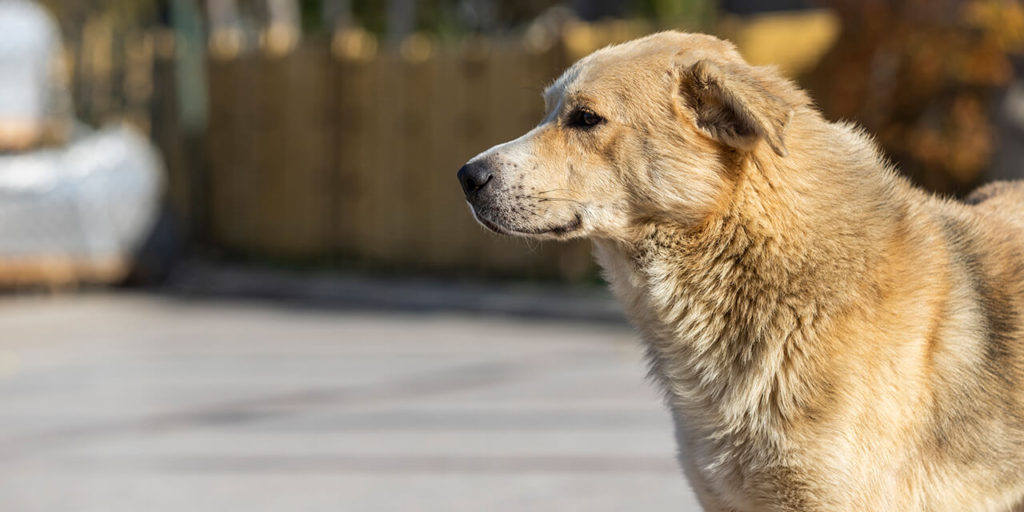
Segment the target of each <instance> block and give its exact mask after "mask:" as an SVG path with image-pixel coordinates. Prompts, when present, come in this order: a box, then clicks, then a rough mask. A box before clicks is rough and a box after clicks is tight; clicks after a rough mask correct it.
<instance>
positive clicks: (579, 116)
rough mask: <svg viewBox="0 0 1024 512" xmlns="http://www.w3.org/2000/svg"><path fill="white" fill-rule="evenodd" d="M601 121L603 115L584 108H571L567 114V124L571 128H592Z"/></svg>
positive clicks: (602, 120)
mask: <svg viewBox="0 0 1024 512" xmlns="http://www.w3.org/2000/svg"><path fill="white" fill-rule="evenodd" d="M603 122H604V118H603V117H601V116H599V115H597V114H595V113H594V112H592V111H590V110H587V109H585V108H580V109H576V110H573V111H572V113H571V114H569V126H572V127H573V128H593V127H594V126H597V125H599V124H601V123H603Z"/></svg>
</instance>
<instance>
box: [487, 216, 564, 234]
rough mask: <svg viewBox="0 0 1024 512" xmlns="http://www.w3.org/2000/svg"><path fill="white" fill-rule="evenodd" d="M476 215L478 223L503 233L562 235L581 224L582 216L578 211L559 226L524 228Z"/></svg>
mask: <svg viewBox="0 0 1024 512" xmlns="http://www.w3.org/2000/svg"><path fill="white" fill-rule="evenodd" d="M476 217H477V219H479V220H480V223H481V224H483V225H484V226H486V227H487V228H488V229H490V230H491V231H494V232H496V233H500V234H503V235H509V234H511V235H548V234H551V235H564V234H566V233H571V232H573V231H576V230H577V229H579V228H580V226H581V225H582V224H583V217H582V216H581V215H580V214H579V213H577V214H576V215H575V216H574V217H573V219H572V220H571V221H570V222H568V223H566V224H562V225H560V226H554V227H550V228H540V229H524V230H520V229H513V228H509V227H505V226H500V225H498V224H497V223H496V222H494V221H491V220H489V219H487V218H486V217H484V216H483V215H479V214H477V216H476Z"/></svg>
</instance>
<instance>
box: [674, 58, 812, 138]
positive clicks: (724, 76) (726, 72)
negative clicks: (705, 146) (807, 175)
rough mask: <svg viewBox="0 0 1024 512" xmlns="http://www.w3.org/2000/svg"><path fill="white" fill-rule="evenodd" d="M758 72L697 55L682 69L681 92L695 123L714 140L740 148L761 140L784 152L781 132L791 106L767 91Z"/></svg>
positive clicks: (783, 129) (749, 67) (783, 130)
mask: <svg viewBox="0 0 1024 512" xmlns="http://www.w3.org/2000/svg"><path fill="white" fill-rule="evenodd" d="M759 71H761V70H760V69H758V68H753V67H751V66H741V65H737V64H714V63H712V62H709V61H707V60H699V61H697V62H696V63H695V64H693V65H691V66H689V67H688V68H684V69H683V70H682V73H681V76H680V84H679V88H680V93H681V95H682V97H683V100H684V101H686V102H687V104H688V106H689V107H690V109H692V110H693V112H694V113H695V114H696V120H697V125H698V126H699V127H700V128H701V129H703V130H704V131H706V132H707V133H708V134H709V135H711V137H713V138H714V139H716V140H718V141H720V142H721V143H723V144H725V145H726V146H729V147H731V148H734V149H736V150H738V151H743V152H746V151H750V150H752V149H753V148H754V146H755V145H756V144H757V142H758V141H759V140H764V141H765V142H766V143H767V144H768V146H769V147H771V148H772V150H774V151H775V152H776V153H778V155H779V156H786V154H787V152H786V145H785V141H784V136H783V135H784V132H785V130H786V125H787V124H788V123H789V120H790V117H792V115H793V108H792V107H791V106H790V105H789V104H788V103H787V102H786V101H784V100H783V99H782V98H780V97H779V96H777V95H776V94H773V93H772V92H771V91H769V89H768V87H767V85H766V84H765V82H764V77H762V76H759V75H760V74H761V73H759Z"/></svg>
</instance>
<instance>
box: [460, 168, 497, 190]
mask: <svg viewBox="0 0 1024 512" xmlns="http://www.w3.org/2000/svg"><path fill="white" fill-rule="evenodd" d="M493 177H494V175H493V174H492V173H491V167H490V166H489V165H487V164H486V163H484V162H470V163H468V164H466V165H463V166H462V168H461V169H459V174H458V178H459V183H460V184H462V191H463V192H465V194H466V199H472V198H473V197H475V196H476V195H477V194H478V193H479V192H480V190H482V189H483V188H484V187H486V186H487V184H488V183H490V182H491V178H493Z"/></svg>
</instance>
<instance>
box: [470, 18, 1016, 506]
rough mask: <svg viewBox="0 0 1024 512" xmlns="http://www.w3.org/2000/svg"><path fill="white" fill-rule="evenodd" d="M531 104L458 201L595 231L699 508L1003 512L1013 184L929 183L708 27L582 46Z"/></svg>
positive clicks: (575, 232)
mask: <svg viewBox="0 0 1024 512" xmlns="http://www.w3.org/2000/svg"><path fill="white" fill-rule="evenodd" d="M544 100H545V103H546V105H547V115H546V116H545V118H544V119H543V121H542V122H541V123H540V125H538V126H537V127H536V128H534V129H533V130H531V131H530V132H529V133H527V134H526V135H523V136H522V137H520V138H518V139H516V140H514V141H511V142H508V143H505V144H501V145H499V146H496V147H494V148H491V149H490V150H487V151H485V152H484V153H481V154H480V155H479V156H477V157H475V158H473V159H472V160H470V162H469V163H468V164H467V165H466V166H464V167H463V168H462V169H461V170H460V171H459V179H460V181H461V183H462V185H463V188H464V189H465V192H466V197H467V199H468V201H469V203H470V205H471V207H472V210H473V212H474V215H475V216H476V218H477V219H478V220H479V221H480V222H481V223H482V224H484V225H485V226H487V227H489V228H490V229H492V230H494V231H497V232H498V233H504V234H512V235H522V236H531V237H541V238H553V239H560V240H565V239H569V238H576V237H589V238H590V239H591V240H593V243H594V248H595V253H596V256H597V259H598V261H599V262H600V264H601V266H602V267H603V268H604V271H605V275H606V276H607V279H608V280H609V281H610V282H611V284H612V287H613V289H614V291H615V293H616V294H617V296H618V297H619V298H620V299H621V300H622V302H623V303H624V304H625V307H626V309H627V312H628V314H629V316H630V318H631V320H632V322H633V323H634V324H635V325H636V326H637V327H638V328H639V329H640V330H641V332H642V335H643V337H644V340H645V342H646V345H647V349H648V354H649V358H650V364H651V373H652V375H653V376H654V377H655V378H656V380H657V381H658V383H659V384H660V385H661V386H662V387H663V389H664V391H665V394H666V397H667V401H668V404H669V406H670V407H671V409H672V413H673V417H674V419H675V422H676V435H677V439H678V442H679V446H680V454H681V455H680V461H681V463H682V466H683V468H684V470H685V472H686V474H687V476H688V477H689V479H690V481H691V483H692V485H693V488H694V489H695V491H696V493H697V495H698V497H699V499H700V501H701V503H702V504H703V506H704V507H705V508H706V509H707V510H714V511H770V510H844V511H845V510H870V511H911V510H934V511H966V510H1000V511H1003V510H1011V509H1012V508H1013V507H1014V506H1015V505H1016V504H1019V503H1020V502H1021V499H1022V496H1024V328H1022V327H1024V316H1022V314H1024V186H1022V185H1020V184H1009V183H1003V184H996V185H990V186H988V187H986V188H984V189H982V190H981V191H979V192H978V193H976V194H975V195H974V196H972V198H971V199H970V200H969V201H968V203H967V204H964V203H959V202H954V201H951V200H945V199H940V198H936V197H932V196H929V195H927V194H926V193H924V192H922V191H920V190H918V189H915V188H913V187H912V186H911V185H910V184H909V183H907V182H906V181H905V180H904V179H902V178H900V177H898V176H897V175H896V174H895V173H894V172H893V171H892V170H891V169H890V168H889V167H888V166H887V165H886V163H885V160H884V158H883V157H882V156H881V155H880V153H879V151H878V149H877V148H876V147H875V145H874V144H873V143H872V141H871V140H870V138H869V137H868V136H867V135H865V134H863V133H862V132H860V131H859V130H858V129H857V128H855V127H853V126H850V125H847V124H834V123H829V122H827V121H825V120H824V119H823V118H822V117H821V115H820V114H819V113H818V112H817V111H816V110H815V109H814V107H813V106H812V105H811V103H810V101H809V100H808V98H807V96H806V95H805V94H804V93H803V92H802V91H800V90H799V89H798V88H797V87H796V86H794V85H793V84H792V83H791V82H789V81H787V80H785V79H783V78H781V77H780V76H779V75H778V74H777V73H776V72H775V71H773V70H772V69H767V68H760V67H753V66H750V65H748V64H747V63H745V62H744V61H743V59H742V58H741V57H740V55H739V54H738V53H737V52H736V50H735V49H734V47H733V46H732V45H731V44H729V43H727V42H725V41H721V40H719V39H716V38H713V37H710V36H705V35H697V34H682V33H674V32H668V33H661V34H656V35H652V36H649V37H646V38H643V39H639V40H636V41H632V42H630V43H626V44H622V45H619V46H614V47H610V48H606V49H604V50H600V51H598V52H596V53H594V54H592V55H590V56H588V57H586V58H584V59H582V60H580V61H579V62H578V63H576V64H575V65H573V66H572V67H571V68H569V70H567V71H566V72H565V74H563V75H562V77H561V78H559V79H558V80H557V81H556V82H555V83H554V84H553V85H552V86H551V87H549V88H548V89H547V91H546V92H545V94H544Z"/></svg>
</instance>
